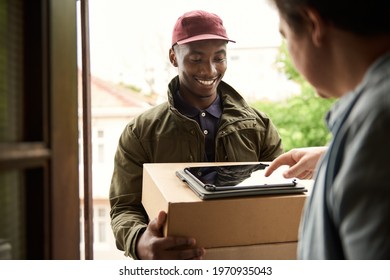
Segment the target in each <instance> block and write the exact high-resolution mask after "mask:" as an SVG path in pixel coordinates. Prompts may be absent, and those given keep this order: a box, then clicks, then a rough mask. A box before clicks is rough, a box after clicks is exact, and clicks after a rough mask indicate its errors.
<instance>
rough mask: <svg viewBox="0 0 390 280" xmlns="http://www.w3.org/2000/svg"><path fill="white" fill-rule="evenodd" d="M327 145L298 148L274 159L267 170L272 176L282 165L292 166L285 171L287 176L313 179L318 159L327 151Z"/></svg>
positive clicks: (266, 172)
mask: <svg viewBox="0 0 390 280" xmlns="http://www.w3.org/2000/svg"><path fill="white" fill-rule="evenodd" d="M326 150H327V147H308V148H296V149H292V150H290V151H288V152H287V153H284V154H282V155H280V156H279V157H277V158H276V159H274V161H272V162H271V164H270V166H269V167H267V169H266V170H265V176H267V177H268V176H270V175H271V174H272V173H273V172H274V171H275V170H276V169H278V168H279V167H280V166H282V165H288V166H289V167H290V168H289V169H287V170H286V171H285V172H283V176H284V177H285V178H298V179H312V177H313V173H314V171H315V168H316V166H317V162H318V160H319V159H320V158H321V156H322V155H323V154H324V153H325V152H326Z"/></svg>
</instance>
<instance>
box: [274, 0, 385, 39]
mask: <svg viewBox="0 0 390 280" xmlns="http://www.w3.org/2000/svg"><path fill="white" fill-rule="evenodd" d="M270 1H271V2H273V3H275V5H276V6H277V8H278V10H279V12H280V14H281V16H282V17H283V18H284V19H285V20H286V22H287V23H288V24H289V26H290V27H291V28H293V29H294V30H295V31H296V32H299V31H300V30H302V28H303V27H304V24H305V22H306V20H307V17H306V15H305V12H304V9H303V8H307V7H310V8H313V9H315V10H316V11H317V12H318V13H319V14H320V16H321V17H322V18H323V19H324V20H325V21H327V22H330V23H332V24H334V26H336V27H337V28H340V29H343V30H346V31H350V32H353V33H356V34H359V35H365V36H371V35H384V34H390V0H270Z"/></svg>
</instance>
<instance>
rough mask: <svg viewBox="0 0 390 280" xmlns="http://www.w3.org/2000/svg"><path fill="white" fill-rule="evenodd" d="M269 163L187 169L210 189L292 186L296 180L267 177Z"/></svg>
mask: <svg viewBox="0 0 390 280" xmlns="http://www.w3.org/2000/svg"><path fill="white" fill-rule="evenodd" d="M267 166H268V165H266V164H262V163H256V164H241V165H222V166H201V167H187V168H186V169H185V171H186V172H187V173H188V174H190V175H191V176H192V177H193V178H196V180H198V181H199V182H200V183H201V184H202V185H203V186H204V187H206V188H209V189H210V190H217V189H218V188H221V189H227V188H228V187H229V188H232V187H235V188H238V187H240V188H248V187H273V186H275V187H284V186H285V187H291V186H294V185H295V184H296V183H295V180H291V179H284V178H281V177H280V176H279V177H278V178H275V177H272V176H271V177H265V176H264V170H265V168H266V167H267Z"/></svg>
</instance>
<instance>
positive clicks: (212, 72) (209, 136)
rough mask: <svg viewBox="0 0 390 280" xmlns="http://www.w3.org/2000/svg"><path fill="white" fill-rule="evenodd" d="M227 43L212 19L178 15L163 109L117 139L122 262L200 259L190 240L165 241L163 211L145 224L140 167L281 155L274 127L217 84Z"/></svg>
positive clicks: (115, 191)
mask: <svg viewBox="0 0 390 280" xmlns="http://www.w3.org/2000/svg"><path fill="white" fill-rule="evenodd" d="M228 42H233V41H232V40H231V39H229V38H228V36H227V34H226V30H225V28H224V26H223V24H222V20H221V19H220V18H219V17H218V16H217V15H215V14H212V13H208V12H205V11H191V12H187V13H185V14H184V15H183V16H181V17H180V18H179V19H178V20H177V22H176V25H175V27H174V29H173V34H172V47H171V49H170V50H169V59H170V61H171V63H172V65H173V66H175V67H177V69H178V76H177V77H175V78H173V79H172V81H171V82H170V84H169V85H168V102H166V103H163V104H161V105H159V106H156V107H155V108H152V109H151V110H149V111H146V112H145V113H143V114H141V115H140V116H138V117H137V118H135V119H134V120H132V121H131V122H130V123H129V124H128V125H127V126H126V128H125V130H124V131H123V133H122V135H121V137H120V140H119V145H118V149H117V152H116V155H115V167H114V173H113V177H112V182H111V188H110V203H111V218H112V228H113V231H114V235H115V238H116V242H117V247H118V248H119V249H120V250H123V251H125V255H129V256H131V257H133V258H134V259H200V258H202V257H203V255H204V253H205V250H204V249H203V248H199V247H198V246H197V245H196V240H194V239H193V238H191V237H173V236H170V237H164V236H163V234H162V228H163V225H164V222H165V219H166V213H165V212H161V213H160V215H159V216H158V217H157V218H156V219H154V220H152V221H149V219H148V216H147V214H146V213H145V210H144V208H143V206H142V204H141V194H142V172H143V169H142V167H143V164H144V163H157V162H160V163H168V162H203V161H209V162H214V161H271V160H273V159H274V158H276V157H277V156H278V155H280V154H281V153H282V152H283V151H282V146H281V139H280V137H279V135H278V133H277V131H276V129H275V127H274V126H273V124H272V122H271V120H270V119H269V118H268V117H267V116H266V115H265V114H263V113H261V112H258V111H256V110H254V109H252V108H250V107H249V106H248V104H247V103H246V102H245V101H244V99H243V98H242V97H241V96H240V95H239V94H238V93H237V91H236V90H234V89H233V88H232V87H231V86H229V85H228V84H227V83H225V82H223V81H222V78H223V76H224V74H225V71H226V68H227V51H226V45H227V43H228ZM172 172H173V171H172ZM183 245H187V246H183Z"/></svg>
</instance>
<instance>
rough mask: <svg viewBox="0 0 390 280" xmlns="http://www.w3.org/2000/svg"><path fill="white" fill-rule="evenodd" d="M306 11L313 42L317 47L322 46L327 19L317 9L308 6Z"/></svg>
mask: <svg viewBox="0 0 390 280" xmlns="http://www.w3.org/2000/svg"><path fill="white" fill-rule="evenodd" d="M305 12H306V15H307V20H308V25H309V26H308V28H309V32H310V33H311V39H312V42H313V44H314V45H315V46H316V47H321V46H322V44H323V43H324V38H325V32H326V24H325V21H324V20H323V19H322V17H321V16H320V14H319V13H318V12H317V11H316V10H315V9H312V8H307V9H305Z"/></svg>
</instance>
